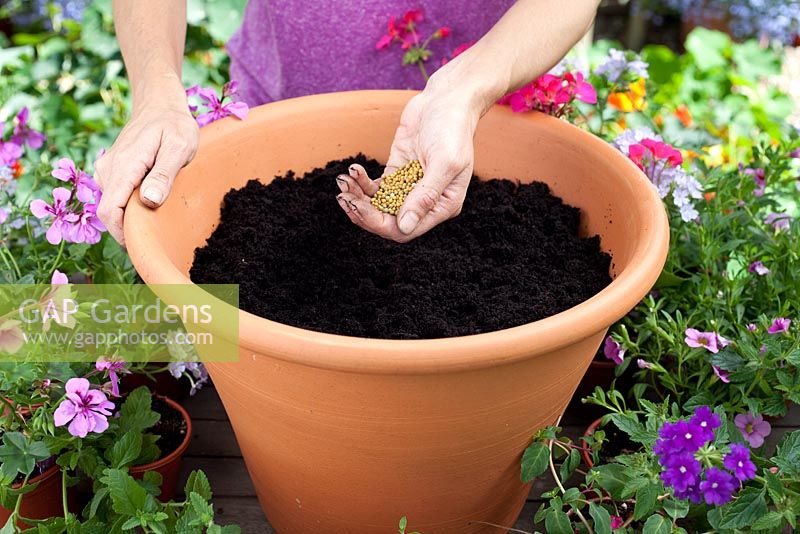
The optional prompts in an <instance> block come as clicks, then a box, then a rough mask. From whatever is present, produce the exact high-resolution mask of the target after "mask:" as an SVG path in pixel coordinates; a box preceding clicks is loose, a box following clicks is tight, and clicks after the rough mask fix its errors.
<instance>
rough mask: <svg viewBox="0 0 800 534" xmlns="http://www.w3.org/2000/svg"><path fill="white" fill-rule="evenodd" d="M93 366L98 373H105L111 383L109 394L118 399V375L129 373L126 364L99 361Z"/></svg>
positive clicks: (120, 361) (104, 360) (119, 361)
mask: <svg viewBox="0 0 800 534" xmlns="http://www.w3.org/2000/svg"><path fill="white" fill-rule="evenodd" d="M94 366H95V369H97V370H98V371H105V372H106V374H107V375H108V378H109V380H110V381H111V394H112V395H113V396H115V397H119V380H120V378H119V375H121V374H128V373H130V371H129V370H128V368H127V364H126V363H125V362H124V361H122V360H107V359H100V360H98V361H97V363H95V365H94Z"/></svg>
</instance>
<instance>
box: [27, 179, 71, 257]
mask: <svg viewBox="0 0 800 534" xmlns="http://www.w3.org/2000/svg"><path fill="white" fill-rule="evenodd" d="M71 198H72V193H71V192H70V191H69V190H68V189H65V188H63V187H56V188H55V189H53V204H52V205H50V204H47V203H46V202H45V201H44V200H40V199H38V198H37V199H35V200H33V201H32V202H31V205H30V209H31V213H33V216H34V217H36V218H37V219H44V218H46V217H53V222H52V223H51V224H50V228H49V229H48V230H47V234H46V237H47V241H48V243H50V244H51V245H57V244H59V243H61V240H62V239H66V240H68V234H69V232H70V228H71V227H72V225H73V224H74V223H75V222H77V221H78V218H79V217H78V215H77V214H75V213H73V212H72V211H70V210H69V208H68V207H67V203H68V202H69V201H70V199H71Z"/></svg>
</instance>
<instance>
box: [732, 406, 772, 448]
mask: <svg viewBox="0 0 800 534" xmlns="http://www.w3.org/2000/svg"><path fill="white" fill-rule="evenodd" d="M733 422H734V423H735V424H736V428H738V429H739V430H740V431H741V432H742V436H744V439H745V441H747V443H749V444H750V446H751V447H753V448H754V449H757V448H758V447H760V446H762V445H763V444H764V438H766V437H767V436H769V434H770V432H772V427H771V426H770V424H769V423H768V422H767V421H764V418H763V417H762V416H761V415H753V414H752V413H751V412H748V413H740V414H739V415H737V416H736V417H734V418H733Z"/></svg>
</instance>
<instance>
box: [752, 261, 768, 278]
mask: <svg viewBox="0 0 800 534" xmlns="http://www.w3.org/2000/svg"><path fill="white" fill-rule="evenodd" d="M747 271H748V272H749V273H751V274H757V275H759V276H764V275H767V274H769V269H767V267H766V266H765V265H764V263H763V262H761V261H754V262H753V263H751V264H750V266H749V267H748V268H747Z"/></svg>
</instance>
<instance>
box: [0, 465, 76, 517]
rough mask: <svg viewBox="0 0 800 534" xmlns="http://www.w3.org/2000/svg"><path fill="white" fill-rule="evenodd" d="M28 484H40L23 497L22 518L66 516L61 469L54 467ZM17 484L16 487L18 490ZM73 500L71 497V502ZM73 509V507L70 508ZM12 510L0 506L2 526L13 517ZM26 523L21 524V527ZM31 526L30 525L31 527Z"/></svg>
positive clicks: (20, 512) (20, 510)
mask: <svg viewBox="0 0 800 534" xmlns="http://www.w3.org/2000/svg"><path fill="white" fill-rule="evenodd" d="M28 484H31V485H32V484H38V485H37V486H36V488H34V489H33V491H31V492H29V493H26V494H25V495H24V496H23V497H22V505H21V506H20V508H19V514H20V516H22V517H24V518H26V519H47V518H49V517H55V516H62V515H64V505H63V504H62V501H61V468H60V467H58V466H57V465H54V466H53V467H51V468H50V469H48V470H47V471H45V472H44V473H42V474H41V475H38V476H36V477H33V478H31V479H30V480H29V481H28ZM19 486H20V485H19V484H17V485H15V486H14V487H15V488H18V487H19ZM72 500H73V498H72V496H71V495H70V496H69V502H70V504H71V501H72ZM70 508H72V507H70ZM11 513H12V510H8V509H6V508H3V507H2V506H0V526H2V525H5V524H6V522H7V521H8V518H9V517H11ZM23 524H24V523H22V522H19V525H23ZM29 526H30V525H29Z"/></svg>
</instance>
